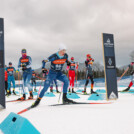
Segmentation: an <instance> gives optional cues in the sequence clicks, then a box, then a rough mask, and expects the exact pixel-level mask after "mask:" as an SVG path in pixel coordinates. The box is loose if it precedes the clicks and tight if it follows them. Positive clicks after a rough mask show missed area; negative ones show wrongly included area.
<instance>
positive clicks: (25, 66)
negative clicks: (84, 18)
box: [18, 56, 32, 94]
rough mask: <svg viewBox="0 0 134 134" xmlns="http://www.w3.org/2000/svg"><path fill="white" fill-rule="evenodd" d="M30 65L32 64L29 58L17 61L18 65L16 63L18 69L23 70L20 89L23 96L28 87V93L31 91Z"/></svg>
mask: <svg viewBox="0 0 134 134" xmlns="http://www.w3.org/2000/svg"><path fill="white" fill-rule="evenodd" d="M31 64H32V59H31V57H30V56H27V57H26V58H22V57H21V58H20V59H19V63H18V68H22V70H23V76H22V79H23V81H22V82H23V83H22V85H23V87H22V91H23V94H25V87H28V90H29V92H30V91H32V86H31V83H30V80H31V77H32V68H31Z"/></svg>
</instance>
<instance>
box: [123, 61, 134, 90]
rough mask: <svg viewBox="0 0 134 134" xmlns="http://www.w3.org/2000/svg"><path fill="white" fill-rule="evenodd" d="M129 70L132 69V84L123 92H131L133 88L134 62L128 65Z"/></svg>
mask: <svg viewBox="0 0 134 134" xmlns="http://www.w3.org/2000/svg"><path fill="white" fill-rule="evenodd" d="M128 67H129V69H131V82H130V83H129V86H128V87H127V88H126V89H125V90H123V92H127V91H129V89H130V88H131V87H132V86H133V83H134V62H131V64H130V65H128Z"/></svg>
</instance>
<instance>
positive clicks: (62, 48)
mask: <svg viewBox="0 0 134 134" xmlns="http://www.w3.org/2000/svg"><path fill="white" fill-rule="evenodd" d="M61 50H67V47H66V45H65V44H63V43H61V44H60V45H59V51H61Z"/></svg>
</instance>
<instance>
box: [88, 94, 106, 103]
mask: <svg viewBox="0 0 134 134" xmlns="http://www.w3.org/2000/svg"><path fill="white" fill-rule="evenodd" d="M105 99H106V95H105V94H91V95H90V97H89V98H88V100H95V101H98V100H105Z"/></svg>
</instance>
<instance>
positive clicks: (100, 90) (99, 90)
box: [96, 89, 106, 93]
mask: <svg viewBox="0 0 134 134" xmlns="http://www.w3.org/2000/svg"><path fill="white" fill-rule="evenodd" d="M96 92H97V93H106V90H104V89H97V90H96Z"/></svg>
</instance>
